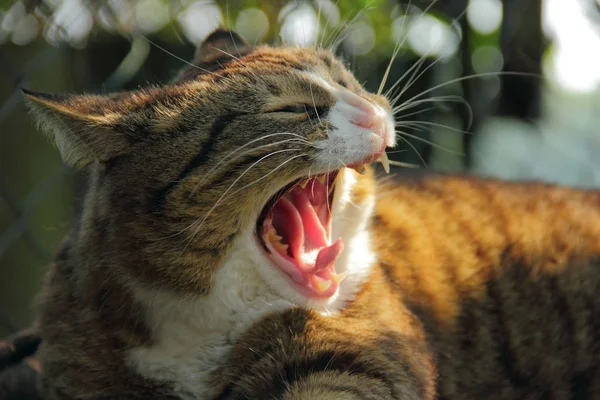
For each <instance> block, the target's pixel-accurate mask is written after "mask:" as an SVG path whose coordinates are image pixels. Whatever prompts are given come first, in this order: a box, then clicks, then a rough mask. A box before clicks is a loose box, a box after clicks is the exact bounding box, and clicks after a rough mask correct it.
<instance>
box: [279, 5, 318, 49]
mask: <svg viewBox="0 0 600 400" xmlns="http://www.w3.org/2000/svg"><path fill="white" fill-rule="evenodd" d="M281 15H282V16H283V23H282V25H281V38H282V40H283V42H284V43H288V44H291V45H297V46H312V45H313V44H314V43H315V42H316V39H317V32H318V31H319V21H317V13H316V12H315V9H314V8H312V7H311V6H310V5H308V4H300V5H296V4H292V5H291V8H290V9H287V8H284V10H282V11H281Z"/></svg>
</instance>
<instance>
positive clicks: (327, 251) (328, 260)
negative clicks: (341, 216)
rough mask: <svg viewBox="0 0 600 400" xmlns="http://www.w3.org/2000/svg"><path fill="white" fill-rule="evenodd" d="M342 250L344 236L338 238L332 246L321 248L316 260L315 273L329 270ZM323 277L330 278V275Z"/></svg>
mask: <svg viewBox="0 0 600 400" xmlns="http://www.w3.org/2000/svg"><path fill="white" fill-rule="evenodd" d="M342 251H344V242H343V241H342V238H338V240H336V241H335V243H333V244H332V245H331V246H329V247H325V248H324V249H321V251H319V255H318V256H317V261H316V262H315V273H318V272H320V271H325V270H328V269H329V268H330V267H331V266H332V265H333V263H334V262H335V260H336V259H337V258H338V256H339V255H340V254H341V253H342ZM331 272H333V271H331ZM323 278H329V276H323Z"/></svg>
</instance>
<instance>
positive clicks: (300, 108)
mask: <svg viewBox="0 0 600 400" xmlns="http://www.w3.org/2000/svg"><path fill="white" fill-rule="evenodd" d="M327 111H328V107H320V106H316V107H315V106H312V105H309V104H294V105H288V106H285V107H280V108H277V109H274V110H271V111H269V112H281V113H293V114H307V115H308V116H309V117H311V118H313V117H317V116H318V117H319V118H322V117H324V116H325V114H326V113H327Z"/></svg>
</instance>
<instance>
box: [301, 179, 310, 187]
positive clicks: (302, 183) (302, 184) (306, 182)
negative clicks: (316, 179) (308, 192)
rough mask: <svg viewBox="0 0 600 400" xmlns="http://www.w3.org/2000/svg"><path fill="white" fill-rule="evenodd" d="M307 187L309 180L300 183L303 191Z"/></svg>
mask: <svg viewBox="0 0 600 400" xmlns="http://www.w3.org/2000/svg"><path fill="white" fill-rule="evenodd" d="M306 185H308V179H306V180H304V181H302V182H300V187H301V188H302V189H304V188H305V187H306Z"/></svg>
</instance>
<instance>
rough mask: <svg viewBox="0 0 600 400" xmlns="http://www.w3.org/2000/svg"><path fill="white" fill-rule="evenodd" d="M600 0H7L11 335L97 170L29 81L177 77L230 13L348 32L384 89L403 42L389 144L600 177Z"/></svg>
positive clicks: (535, 171)
mask: <svg viewBox="0 0 600 400" xmlns="http://www.w3.org/2000/svg"><path fill="white" fill-rule="evenodd" d="M599 9H600V5H599V2H598V1H596V0H439V1H436V2H434V1H432V0H413V1H408V0H398V1H392V0H379V1H377V0H371V1H363V0H338V1H329V0H315V1H300V0H297V1H283V0H277V1H269V2H267V1H258V0H256V1H250V0H248V1H242V0H229V1H190V0H174V1H166V0H139V1H127V0H106V1H84V0H46V1H41V0H38V1H34V0H21V1H6V0H0V336H4V335H5V334H7V333H9V332H10V331H13V330H15V329H17V328H22V327H25V326H27V325H28V324H29V323H30V321H31V318H32V306H31V305H32V299H33V297H34V296H35V293H36V292H37V291H38V289H39V287H40V284H41V280H42V276H43V273H44V271H45V269H46V266H47V264H48V262H49V261H50V260H51V258H52V255H53V253H54V252H55V250H56V249H57V246H58V244H59V243H60V240H61V238H62V236H63V235H64V234H65V232H66V231H67V229H68V228H69V226H70V223H71V216H72V215H73V210H74V208H75V207H76V206H77V204H78V200H79V198H80V197H81V194H82V193H81V190H82V187H83V185H82V183H83V179H84V177H83V176H82V174H80V173H77V172H75V171H72V170H69V169H67V168H65V167H64V166H63V165H62V164H61V161H60V159H59V157H58V153H57V151H55V149H54V148H53V146H52V144H51V143H50V142H49V141H48V140H47V139H46V138H44V137H43V136H42V135H41V134H39V133H38V132H37V131H36V129H35V126H34V124H33V123H32V121H31V119H30V118H29V116H28V115H27V112H26V109H25V107H24V104H23V99H22V95H21V93H20V91H19V87H21V86H23V87H26V88H31V89H33V90H38V91H48V92H83V91H86V92H109V91H114V90H121V89H132V88H137V87H139V86H145V85H148V84H152V83H161V82H162V83H165V82H168V80H169V79H170V78H171V77H172V76H173V74H174V73H175V72H176V71H177V70H178V69H180V68H181V67H183V66H184V62H183V61H182V59H183V60H189V59H191V57H192V55H193V51H194V46H195V45H196V44H197V43H199V42H200V41H201V40H202V39H203V38H204V37H206V36H207V35H208V34H209V33H210V32H211V31H212V30H213V29H214V28H216V27H218V26H226V27H230V28H234V29H235V30H237V31H238V33H239V34H240V35H241V36H242V37H244V38H245V39H246V40H247V41H249V42H251V43H255V42H256V43H259V42H268V43H275V44H278V43H288V44H292V45H299V46H314V45H322V46H331V45H333V44H337V52H338V54H339V55H340V56H341V57H343V58H344V59H345V60H346V61H347V62H348V64H349V65H350V66H351V68H352V70H353V71H354V72H355V74H356V76H357V78H358V79H359V81H360V82H363V83H364V85H365V86H366V87H367V88H369V89H370V90H372V91H376V90H377V89H378V87H379V85H380V83H381V80H382V77H383V76H384V74H385V72H386V69H387V68H388V65H389V63H390V60H391V59H392V57H393V54H394V53H395V51H396V53H397V54H396V56H395V58H394V60H393V62H392V64H391V68H390V74H389V78H388V80H387V83H386V85H385V90H387V89H389V88H391V87H392V85H394V84H395V83H396V82H398V80H399V79H400V78H402V77H403V80H402V81H400V82H399V84H398V85H397V86H396V88H395V90H394V91H392V95H394V96H395V95H399V98H398V100H397V103H396V104H397V105H399V106H401V110H400V112H399V114H398V115H397V118H398V129H399V130H400V131H402V132H403V134H401V136H400V138H401V139H400V142H399V146H398V149H397V151H395V152H393V154H391V155H390V157H391V158H393V159H394V160H397V161H401V162H405V163H410V164H415V165H418V166H420V167H423V168H424V167H427V168H435V169H440V170H449V171H468V172H472V173H479V174H484V175H494V176H499V177H503V178H506V179H543V180H547V181H552V182H560V183H563V184H568V185H574V186H584V187H595V186H600V132H598V128H597V127H598V126H600V117H599V115H600V94H599V90H598V88H599V85H600V36H599V33H600V28H599V27H600V18H599V17H598V15H600V12H599ZM411 68H412V69H411ZM407 71H408V73H407ZM507 72H508V73H519V74H526V75H521V76H515V75H502V74H505V73H507ZM405 73H407V74H405ZM474 75H482V76H481V77H479V78H477V77H475V76H474Z"/></svg>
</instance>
